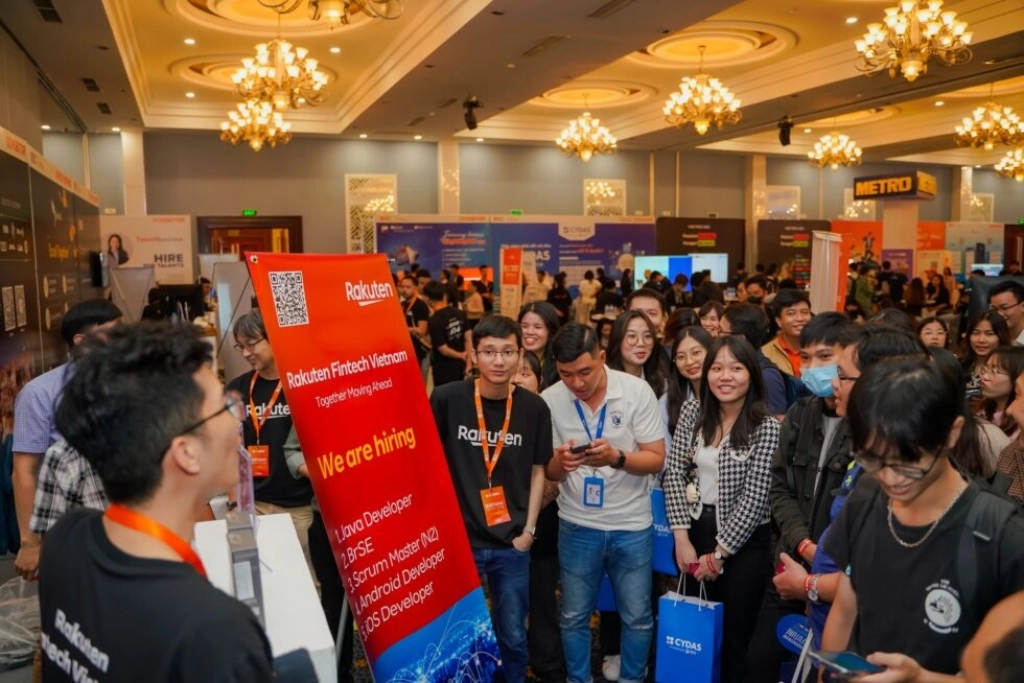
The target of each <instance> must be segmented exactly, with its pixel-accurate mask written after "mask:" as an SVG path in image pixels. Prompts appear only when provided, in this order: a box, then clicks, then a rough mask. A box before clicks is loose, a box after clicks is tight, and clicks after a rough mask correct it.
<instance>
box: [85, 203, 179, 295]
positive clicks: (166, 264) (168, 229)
mask: <svg viewBox="0 0 1024 683" xmlns="http://www.w3.org/2000/svg"><path fill="white" fill-rule="evenodd" d="M100 230H101V233H102V249H103V252H104V255H105V257H106V264H107V267H108V268H119V267H121V266H134V267H141V266H153V269H154V272H155V273H156V281H157V284H160V285H187V284H191V283H193V282H195V281H196V275H195V249H194V248H193V245H192V217H191V216H100Z"/></svg>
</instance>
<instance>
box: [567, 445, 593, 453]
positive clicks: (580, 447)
mask: <svg viewBox="0 0 1024 683" xmlns="http://www.w3.org/2000/svg"><path fill="white" fill-rule="evenodd" d="M589 448H590V444H589V443H579V444H576V445H575V446H573V447H572V448H570V449H569V452H570V453H572V454H573V455H582V454H583V452H584V451H586V450H587V449H589Z"/></svg>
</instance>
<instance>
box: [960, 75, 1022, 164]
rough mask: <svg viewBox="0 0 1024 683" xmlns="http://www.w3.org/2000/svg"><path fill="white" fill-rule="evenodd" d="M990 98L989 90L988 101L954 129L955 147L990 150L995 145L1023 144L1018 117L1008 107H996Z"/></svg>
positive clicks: (990, 92)
mask: <svg viewBox="0 0 1024 683" xmlns="http://www.w3.org/2000/svg"><path fill="white" fill-rule="evenodd" d="M991 98H992V90H991V88H990V90H989V101H988V102H986V103H985V105H984V106H982V107H978V108H977V109H975V110H974V112H973V113H972V114H971V115H970V116H966V117H964V122H963V125H962V126H957V127H956V137H955V138H954V139H955V140H956V145H957V147H979V148H984V149H987V150H992V149H995V146H996V145H997V144H998V145H1008V146H1010V147H1014V146H1016V145H1020V144H1024V125H1022V124H1021V121H1020V117H1019V116H1017V114H1015V113H1014V111H1013V109H1011V108H1010V107H1004V106H1001V105H998V104H996V103H995V102H993V101H992V99H991Z"/></svg>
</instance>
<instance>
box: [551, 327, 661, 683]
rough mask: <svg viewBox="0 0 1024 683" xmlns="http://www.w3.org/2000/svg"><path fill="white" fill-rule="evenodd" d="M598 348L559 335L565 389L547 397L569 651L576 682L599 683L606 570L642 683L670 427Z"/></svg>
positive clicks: (630, 682) (570, 331)
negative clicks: (599, 608) (599, 609)
mask: <svg viewBox="0 0 1024 683" xmlns="http://www.w3.org/2000/svg"><path fill="white" fill-rule="evenodd" d="M598 341H599V340H598V337H597V333H596V332H595V331H594V330H593V329H592V328H590V327H588V326H586V325H582V324H579V323H569V324H567V325H566V326H565V327H563V328H562V329H561V330H559V331H558V334H556V335H555V338H554V340H553V341H552V348H553V352H554V356H555V364H556V367H557V369H558V375H559V377H560V378H561V380H562V381H561V382H559V383H557V384H555V385H554V386H552V387H550V388H549V389H547V390H546V391H545V392H544V393H543V394H542V397H543V398H544V400H545V402H547V404H548V407H549V408H550V409H551V419H552V432H553V435H552V436H553V444H554V448H555V454H554V457H552V458H551V460H550V461H549V462H548V465H547V476H548V478H549V479H551V480H553V481H558V482H560V496H559V511H558V516H559V534H558V556H559V561H560V563H561V579H562V616H561V627H562V645H563V648H564V650H565V663H566V669H567V671H568V680H569V683H590V681H592V680H593V679H592V676H591V672H590V615H591V613H592V612H593V611H594V609H595V607H596V605H597V592H598V588H599V586H600V583H601V576H602V574H604V573H606V572H607V574H608V578H609V579H610V580H611V583H612V588H613V591H614V593H615V600H616V603H617V605H618V608H619V614H620V615H621V617H622V643H621V644H622V665H621V670H620V676H619V680H620V681H621V682H622V683H639V682H640V681H643V680H644V678H645V676H646V668H647V657H648V653H649V652H650V648H651V641H652V638H653V635H654V620H653V615H652V612H651V561H652V555H653V549H654V548H653V542H654V541H653V535H652V534H651V525H652V524H653V518H652V516H651V503H650V497H649V493H648V482H649V475H651V474H657V473H658V472H660V471H661V468H662V465H663V463H664V461H665V442H664V439H663V430H664V428H663V427H662V424H661V418H660V413H659V411H658V400H657V398H655V396H654V392H653V391H652V390H651V388H650V386H649V385H648V384H647V383H646V382H645V381H643V380H642V379H640V378H638V377H633V376H632V375H629V374H626V373H624V372H619V371H616V370H612V369H610V368H608V367H606V366H605V364H604V361H605V356H604V351H602V350H601V348H600V345H599V343H598Z"/></svg>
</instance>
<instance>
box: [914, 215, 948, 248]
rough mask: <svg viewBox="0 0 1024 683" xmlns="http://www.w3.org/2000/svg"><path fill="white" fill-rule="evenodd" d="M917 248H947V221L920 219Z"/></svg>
mask: <svg viewBox="0 0 1024 683" xmlns="http://www.w3.org/2000/svg"><path fill="white" fill-rule="evenodd" d="M915 248H916V249H929V250H934V249H945V248H946V221H919V222H918V224H917V243H916V245H915Z"/></svg>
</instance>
